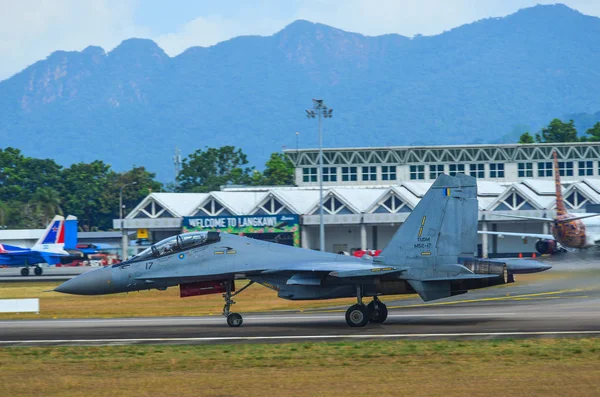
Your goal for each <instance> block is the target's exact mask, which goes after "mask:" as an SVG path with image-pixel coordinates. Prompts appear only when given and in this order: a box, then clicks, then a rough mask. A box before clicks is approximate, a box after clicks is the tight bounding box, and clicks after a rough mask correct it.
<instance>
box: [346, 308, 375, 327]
mask: <svg viewBox="0 0 600 397" xmlns="http://www.w3.org/2000/svg"><path fill="white" fill-rule="evenodd" d="M370 317H371V313H370V311H369V309H368V308H367V307H366V306H365V305H352V306H350V307H349V308H348V310H347V311H346V323H347V324H348V325H349V326H351V327H364V326H365V325H367V323H368V322H369V318H370Z"/></svg>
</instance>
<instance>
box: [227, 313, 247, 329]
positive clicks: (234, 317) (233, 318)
mask: <svg viewBox="0 0 600 397" xmlns="http://www.w3.org/2000/svg"><path fill="white" fill-rule="evenodd" d="M243 322H244V319H243V318H242V315H241V314H239V313H230V314H229V316H227V325H229V326H230V327H239V326H240V325H242V323H243Z"/></svg>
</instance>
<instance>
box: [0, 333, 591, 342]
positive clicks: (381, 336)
mask: <svg viewBox="0 0 600 397" xmlns="http://www.w3.org/2000/svg"><path fill="white" fill-rule="evenodd" d="M544 335H547V336H551V335H556V336H559V335H600V330H598V331H530V332H461V333H432V334H364V335H288V336H283V335H280V336H208V337H190V338H123V339H54V340H53V339H43V340H12V341H6V340H2V341H0V344H3V345H6V344H50V343H65V344H72V343H136V342H146V343H147V342H158V343H160V342H216V341H255V340H286V339H287V340H297V339H301V340H306V339H315V340H316V339H342V338H346V339H375V338H378V339H388V338H435V337H442V336H443V337H482V336H544Z"/></svg>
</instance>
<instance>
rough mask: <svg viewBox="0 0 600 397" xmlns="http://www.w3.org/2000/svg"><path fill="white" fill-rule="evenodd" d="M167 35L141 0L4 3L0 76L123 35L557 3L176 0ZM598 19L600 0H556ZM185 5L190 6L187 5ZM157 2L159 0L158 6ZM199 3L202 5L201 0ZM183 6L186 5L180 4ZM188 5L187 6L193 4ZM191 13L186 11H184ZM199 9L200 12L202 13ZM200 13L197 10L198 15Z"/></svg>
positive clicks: (172, 36)
mask: <svg viewBox="0 0 600 397" xmlns="http://www.w3.org/2000/svg"><path fill="white" fill-rule="evenodd" d="M174 1H177V5H178V6H177V7H173V9H172V10H171V11H172V14H173V15H171V17H173V18H174V19H176V20H177V21H178V22H177V23H176V24H175V25H173V26H175V27H173V28H171V30H172V31H171V32H169V33H167V34H158V33H156V34H155V33H154V31H156V32H158V31H160V28H158V27H156V28H155V30H154V31H153V27H152V26H148V27H146V26H140V24H138V23H136V18H135V16H136V15H137V14H136V13H139V12H141V10H143V11H144V12H149V13H152V14H153V15H154V16H155V18H156V19H155V21H156V20H158V21H160V20H161V19H160V18H161V14H160V13H161V7H158V6H157V5H156V2H154V3H155V4H152V3H153V2H147V1H142V0H85V1H81V0H18V1H10V0H5V1H3V4H2V12H0V59H1V60H2V62H0V81H1V80H2V79H5V78H7V77H9V76H10V75H12V74H14V73H16V72H18V71H20V70H22V69H23V68H25V67H26V66H27V65H29V64H32V63H34V62H36V61H38V60H40V59H44V58H45V57H46V56H48V55H49V54H50V53H51V52H53V51H56V50H82V49H83V48H85V47H87V46H88V45H99V46H102V47H103V48H104V49H105V50H107V51H108V50H111V49H112V48H114V47H115V46H116V45H118V44H119V43H120V42H121V41H122V40H124V39H127V38H130V37H144V38H150V39H153V40H155V41H156V42H157V43H158V44H159V45H160V46H161V47H162V48H163V49H164V50H165V51H166V52H167V53H168V54H169V55H171V56H175V55H178V54H179V53H181V52H183V51H184V50H185V49H187V48H189V47H191V46H197V45H200V46H210V45H214V44H216V43H218V42H221V41H224V40H228V39H230V38H232V37H236V36H239V35H271V34H273V33H275V32H277V31H279V30H281V29H282V28H283V27H284V26H286V25H287V24H289V23H291V22H292V21H294V20H296V19H307V20H310V21H313V22H321V23H324V24H327V25H331V26H334V27H337V28H340V29H344V30H347V31H352V32H358V33H363V34H366V35H380V34H385V33H399V34H403V35H406V36H413V35H415V34H417V33H420V34H425V35H431V34H437V33H440V32H443V31H444V30H449V29H452V28H454V27H456V26H460V25H462V24H465V23H470V22H473V21H475V20H479V19H482V18H487V17H491V16H493V17H500V16H505V15H507V14H510V13H513V12H515V11H517V10H518V9H520V8H524V7H530V6H533V5H535V4H537V3H542V4H550V3H554V2H555V0H550V1H547V0H503V1H494V0H452V1H447V0H345V1H343V2H341V1H338V0H288V1H286V2H281V1H280V0H260V1H253V2H239V1H229V0H222V1H221V2H219V3H214V2H208V1H207V2H205V3H196V2H197V1H201V0H174ZM562 1H563V2H564V3H566V4H567V5H568V6H570V7H573V8H576V9H577V10H579V11H581V12H583V13H585V14H588V15H595V16H600V1H597V0H562ZM188 2H189V3H188ZM161 4H162V3H161ZM199 4H200V5H199ZM186 5H187V6H186ZM192 5H193V6H194V7H191V6H192ZM191 9H194V10H195V14H193V15H187V14H185V13H186V12H187V10H191ZM203 10H204V11H203ZM203 12H204V13H205V15H203V14H202V13H203Z"/></svg>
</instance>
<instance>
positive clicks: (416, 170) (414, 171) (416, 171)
mask: <svg viewBox="0 0 600 397" xmlns="http://www.w3.org/2000/svg"><path fill="white" fill-rule="evenodd" d="M410 179H412V180H420V179H425V166H424V165H411V166H410Z"/></svg>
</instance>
